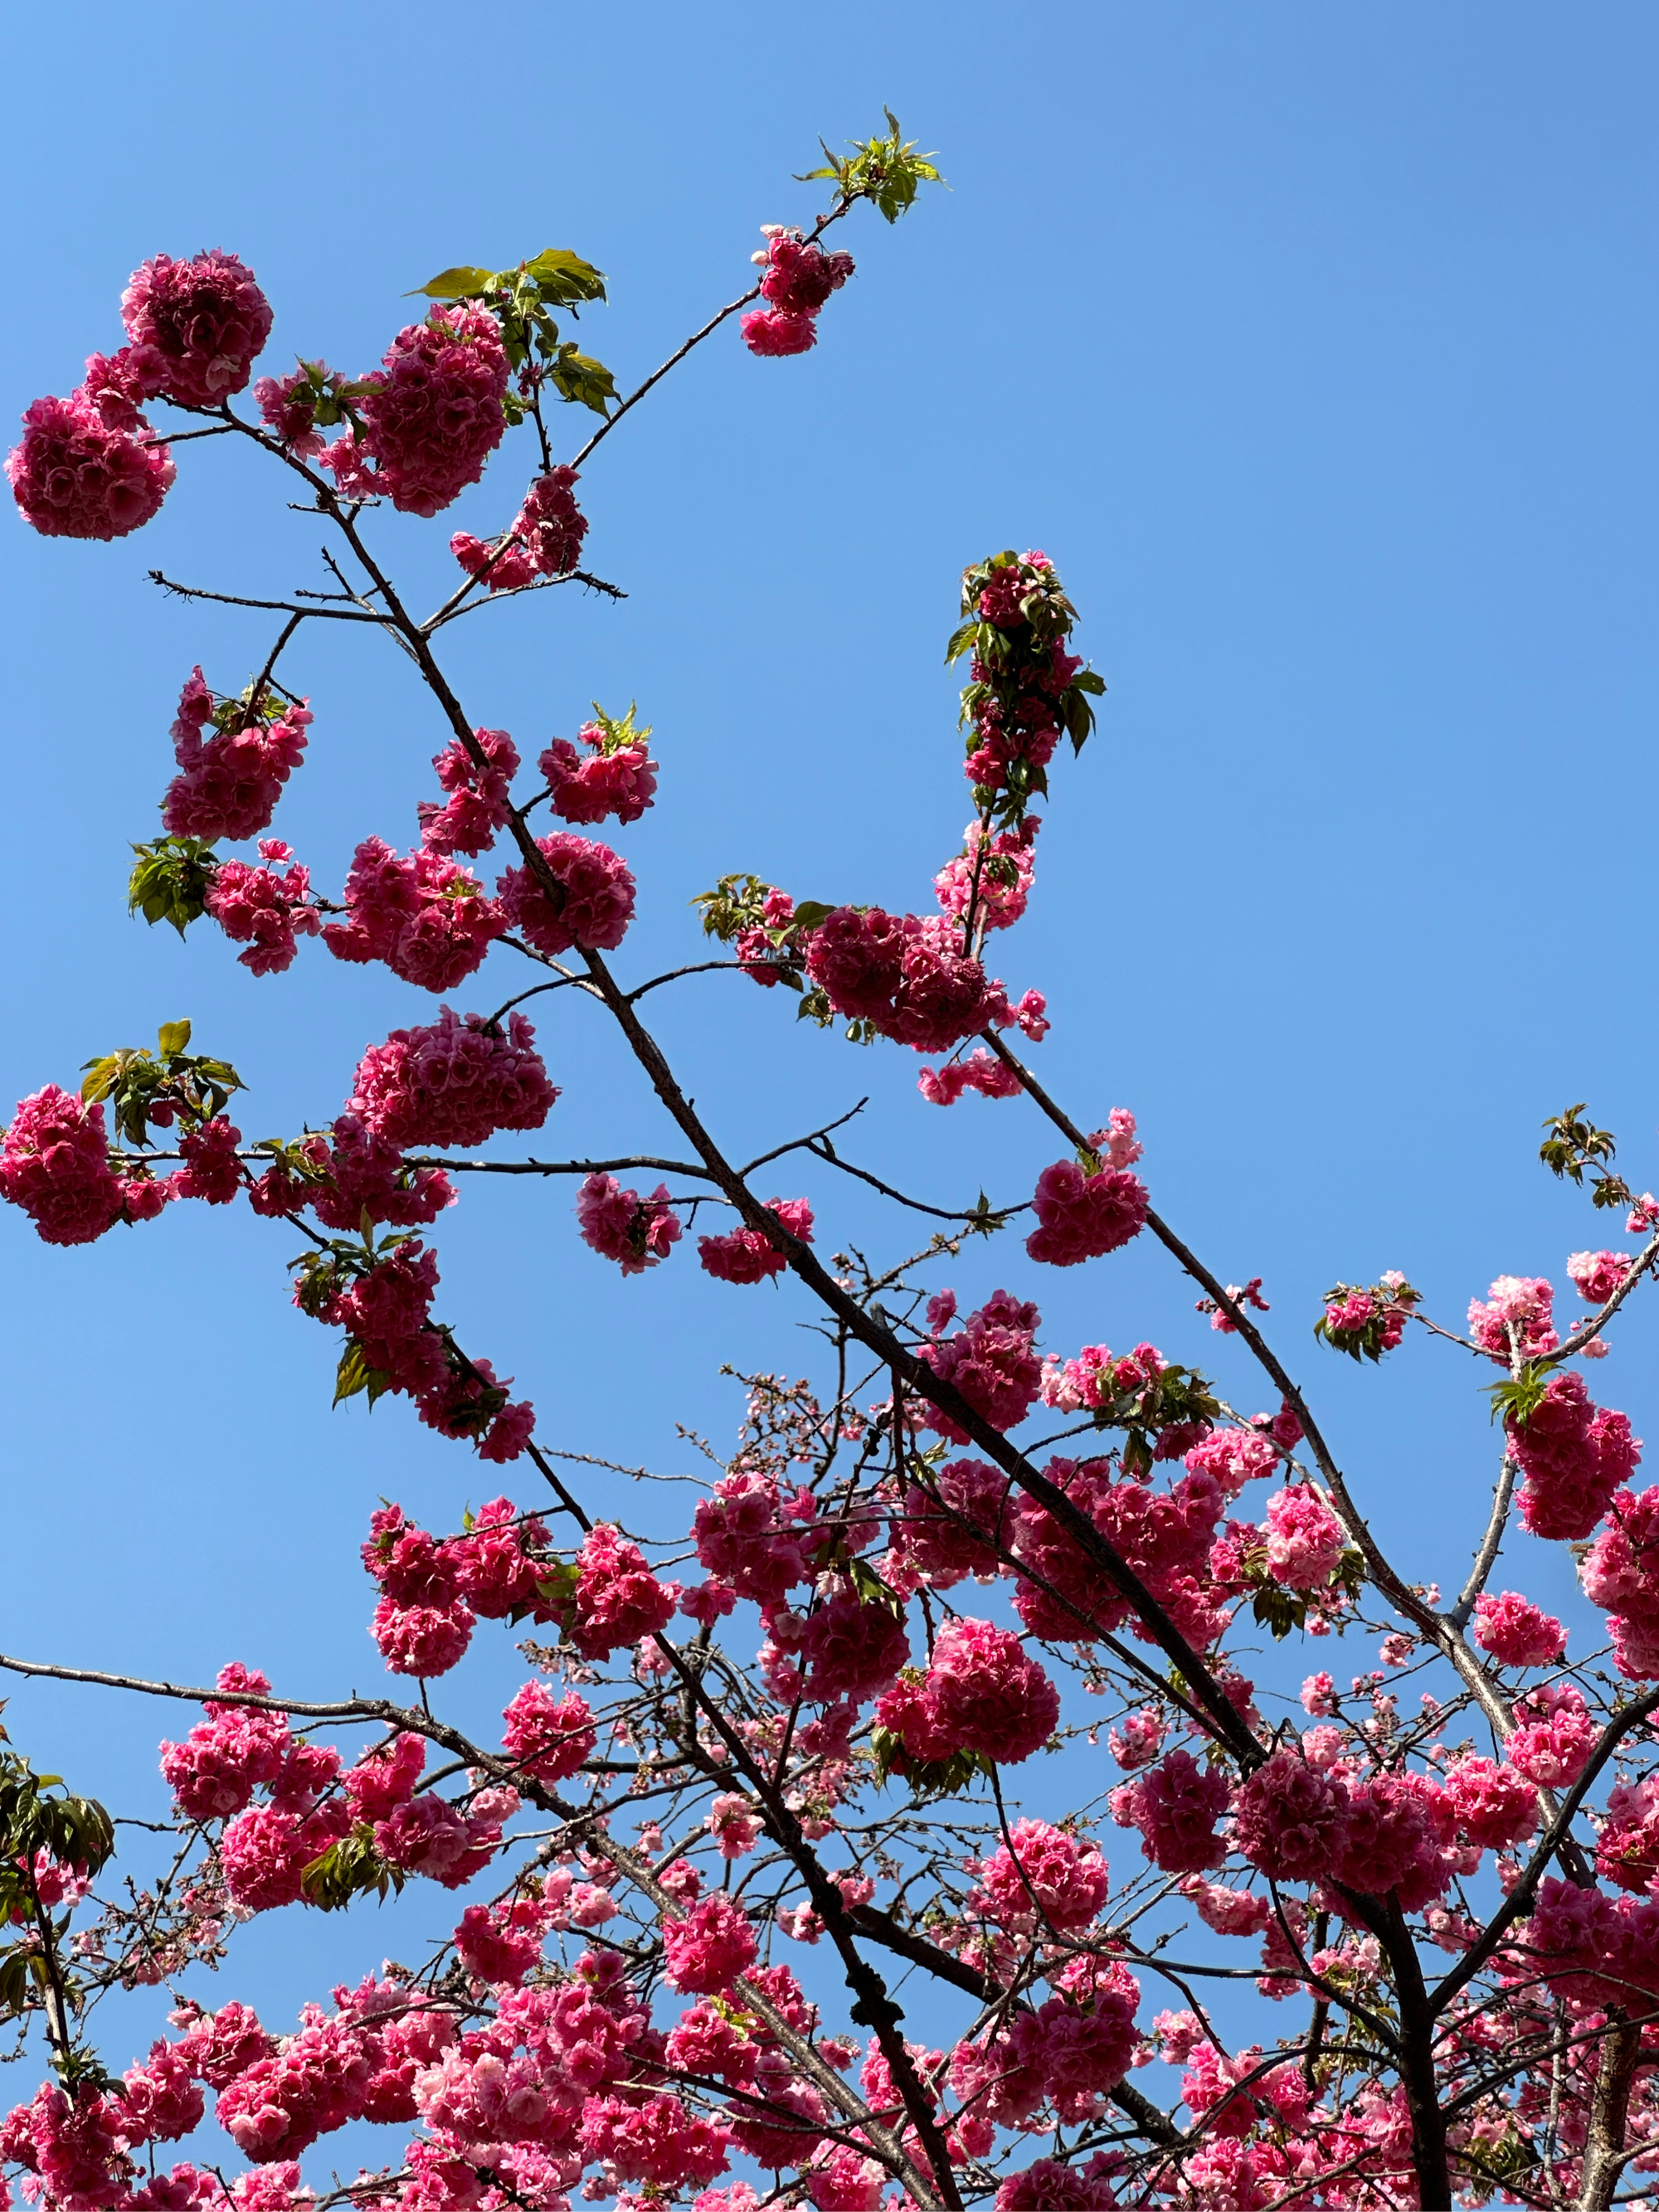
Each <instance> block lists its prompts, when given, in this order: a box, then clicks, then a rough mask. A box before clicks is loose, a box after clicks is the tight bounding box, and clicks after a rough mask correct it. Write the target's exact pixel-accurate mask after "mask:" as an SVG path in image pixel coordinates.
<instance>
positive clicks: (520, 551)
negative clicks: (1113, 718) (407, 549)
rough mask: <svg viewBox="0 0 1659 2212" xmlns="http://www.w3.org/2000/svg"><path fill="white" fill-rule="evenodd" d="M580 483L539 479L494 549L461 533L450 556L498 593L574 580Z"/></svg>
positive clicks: (558, 474)
mask: <svg viewBox="0 0 1659 2212" xmlns="http://www.w3.org/2000/svg"><path fill="white" fill-rule="evenodd" d="M577 481H578V479H577V476H576V471H574V469H573V468H569V467H568V466H566V465H565V464H564V463H562V462H561V463H560V465H558V467H556V468H555V469H551V470H550V471H549V472H548V473H547V475H546V476H544V477H537V478H536V480H535V482H534V483H532V485H531V487H530V489H529V490H528V491H527V492H526V494H525V497H524V505H523V506H522V507H520V509H519V512H518V513H517V514H516V515H515V516H514V517H513V520H512V522H511V523H510V524H509V525H508V526H507V529H506V530H505V531H504V532H502V534H501V538H498V539H496V540H495V543H494V544H485V543H484V542H483V540H482V539H481V538H472V537H469V536H468V534H467V533H466V532H465V531H458V532H456V534H455V535H454V537H453V538H451V539H450V541H449V550H450V551H451V552H452V553H453V555H454V556H455V558H456V559H457V560H458V561H459V562H460V564H461V566H462V568H465V570H466V573H467V574H468V575H469V576H483V578H484V580H485V582H486V584H487V586H488V587H489V590H490V591H492V592H506V591H520V590H522V589H523V587H524V586H526V584H529V583H531V582H532V581H533V580H535V578H536V577H538V576H568V574H570V571H571V570H572V569H573V568H574V567H575V565H576V563H577V562H579V561H580V559H581V557H582V540H583V538H586V535H587V517H586V515H585V514H584V513H582V511H581V509H580V507H578V506H577V504H576V498H575V493H574V489H572V487H573V486H574V484H575V483H576V482H577ZM503 546H505V549H506V550H502V548H503ZM593 818H594V819H596V820H597V819H598V817H593Z"/></svg>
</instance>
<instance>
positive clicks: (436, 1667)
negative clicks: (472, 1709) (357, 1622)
mask: <svg viewBox="0 0 1659 2212" xmlns="http://www.w3.org/2000/svg"><path fill="white" fill-rule="evenodd" d="M369 1633H370V1634H371V1635H372V1636H373V1637H374V1641H375V1642H376V1644H379V1645H380V1652H381V1656H383V1657H384V1658H385V1660H386V1666H387V1668H388V1669H389V1670H390V1672H391V1673H392V1674H416V1675H419V1676H421V1677H422V1679H425V1678H427V1677H428V1676H432V1675H436V1674H448V1672H449V1670H450V1668H452V1667H455V1666H459V1663H460V1661H461V1659H462V1657H463V1656H465V1651H466V1647H467V1645H468V1644H470V1643H471V1640H472V1615H471V1613H470V1612H469V1611H468V1609H467V1607H465V1606H464V1605H462V1604H460V1603H459V1602H457V1603H455V1604H453V1605H443V1606H434V1605H412V1606H400V1605H398V1604H397V1603H396V1602H395V1601H393V1600H392V1599H391V1598H389V1597H383V1598H382V1599H381V1600H380V1603H379V1604H378V1605H377V1606H376V1607H375V1608H374V1621H373V1623H372V1624H371V1626H370V1629H369Z"/></svg>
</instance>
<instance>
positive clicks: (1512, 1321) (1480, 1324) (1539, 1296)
mask: <svg viewBox="0 0 1659 2212" xmlns="http://www.w3.org/2000/svg"><path fill="white" fill-rule="evenodd" d="M1554 1298H1555V1293H1554V1291H1553V1290H1552V1289H1551V1287H1550V1285H1549V1284H1548V1283H1547V1282H1546V1281H1545V1279H1544V1278H1543V1277H1542V1276H1541V1275H1537V1276H1533V1275H1500V1276H1499V1277H1498V1280H1497V1281H1496V1282H1495V1283H1494V1284H1493V1285H1492V1293H1491V1303H1490V1304H1482V1302H1481V1301H1480V1299H1479V1298H1472V1299H1471V1300H1470V1302H1469V1334H1470V1335H1471V1336H1472V1337H1473V1338H1474V1340H1475V1342H1476V1343H1477V1344H1478V1345H1480V1346H1482V1347H1483V1348H1484V1349H1485V1350H1486V1351H1487V1352H1492V1354H1493V1355H1494V1356H1495V1357H1496V1358H1499V1359H1504V1360H1508V1359H1510V1358H1512V1357H1513V1356H1514V1354H1513V1352H1511V1349H1510V1329H1511V1328H1513V1329H1514V1332H1515V1346H1516V1349H1517V1350H1518V1351H1519V1353H1520V1356H1521V1358H1522V1359H1541V1358H1544V1356H1545V1355H1546V1353H1547V1352H1553V1351H1554V1349H1555V1347H1556V1346H1557V1344H1558V1343H1559V1341H1560V1340H1559V1337H1558V1336H1557V1335H1556V1334H1555V1329H1554V1326H1553V1318H1552V1313H1551V1308H1552V1306H1553V1303H1554Z"/></svg>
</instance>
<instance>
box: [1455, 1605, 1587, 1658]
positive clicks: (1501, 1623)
mask: <svg viewBox="0 0 1659 2212" xmlns="http://www.w3.org/2000/svg"><path fill="white" fill-rule="evenodd" d="M1474 1640H1475V1642H1476V1643H1477V1644H1480V1647H1481V1649H1482V1650H1486V1651H1490V1652H1491V1654H1492V1657H1493V1658H1494V1659H1496V1660H1498V1662H1500V1663H1501V1664H1502V1665H1504V1666H1505V1667H1553V1666H1554V1664H1555V1663H1556V1662H1557V1660H1559V1658H1560V1656H1561V1655H1562V1654H1563V1652H1564V1651H1565V1650H1566V1648H1567V1639H1566V1637H1565V1633H1564V1632H1563V1631H1562V1627H1561V1624H1560V1622H1559V1620H1555V1619H1553V1617H1552V1616H1551V1615H1550V1614H1549V1613H1546V1612H1545V1611H1544V1610H1543V1608H1542V1607H1541V1606H1536V1605H1534V1603H1533V1601H1532V1600H1531V1599H1530V1598H1526V1597H1522V1595H1520V1594H1519V1592H1518V1591H1516V1590H1503V1591H1501V1592H1500V1593H1499V1594H1498V1596H1496V1597H1493V1596H1492V1594H1491V1592H1490V1591H1488V1590H1483V1591H1482V1592H1481V1594H1480V1596H1479V1597H1478V1598H1476V1600H1475V1601H1474Z"/></svg>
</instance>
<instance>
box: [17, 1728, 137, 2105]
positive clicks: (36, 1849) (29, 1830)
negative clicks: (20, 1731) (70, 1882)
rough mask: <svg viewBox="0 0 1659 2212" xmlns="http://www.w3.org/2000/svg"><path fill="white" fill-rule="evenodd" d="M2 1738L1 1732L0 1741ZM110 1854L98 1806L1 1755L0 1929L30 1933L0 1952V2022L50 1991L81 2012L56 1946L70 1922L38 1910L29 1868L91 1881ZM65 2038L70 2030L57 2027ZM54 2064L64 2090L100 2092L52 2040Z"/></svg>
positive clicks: (90, 2063) (86, 2069) (111, 1842)
mask: <svg viewBox="0 0 1659 2212" xmlns="http://www.w3.org/2000/svg"><path fill="white" fill-rule="evenodd" d="M0 1734H3V1731H0ZM114 1850H115V1827H114V1823H113V1822H112V1820H111V1819H110V1816H109V1814H107V1813H106V1811H105V1810H104V1808H103V1807H102V1806H101V1805H100V1804H99V1803H98V1802H96V1800H95V1799H94V1798H91V1797H79V1796H76V1795H75V1794H74V1792H73V1791H71V1790H69V1789H68V1788H67V1787H66V1786H65V1784H64V1780H63V1778H62V1776H61V1775H57V1774H37V1773H35V1771H34V1770H33V1767H31V1766H30V1765H29V1763H28V1761H27V1759H23V1758H21V1757H20V1756H19V1755H18V1754H17V1753H15V1752H10V1751H8V1752H4V1753H0V1924H3V1923H9V1924H10V1925H12V1926H13V1927H24V1928H27V1930H28V1933H27V1935H25V1936H21V1937H20V1938H19V1940H18V1941H17V1942H15V1943H12V1944H9V1945H8V1946H7V1947H6V1948H4V1949H3V1950H0V2019H6V2020H15V2019H19V2018H21V2016H22V2015H23V2014H24V2013H25V2012H27V2010H29V2008H31V2006H32V2005H33V2004H34V2003H37V2002H41V2001H42V2000H43V1999H44V1997H45V1996H46V1992H47V1991H48V1990H51V1988H52V1984H53V1978H54V1974H55V1976H56V1980H57V1984H58V1988H60V1989H61V1990H62V1991H63V1993H64V1997H65V1998H66V2000H67V2001H68V2002H69V2003H70V2006H71V2007H72V2008H78V2007H79V2003H80V1996H81V1992H80V1987H79V1984H77V1983H76V1980H75V1978H74V1977H73V1976H72V1975H71V1974H70V1973H69V1972H67V1971H66V1969H65V1968H64V1966H63V1965H62V1964H61V1961H60V1960H59V1956H58V1945H59V1943H60V1942H62V1940H63V1938H64V1936H66V1935H67V1934H68V1932H69V1923H70V1916H69V1915H68V1913H64V1914H63V1915H62V1916H61V1917H59V1918H58V1919H57V1920H55V1921H54V1920H53V1918H52V1915H51V1914H50V1913H49V1912H47V1911H46V1910H45V1909H44V1908H43V1907H42V1905H41V1904H40V1896H39V1893H38V1892H37V1891H36V1889H35V1887H34V1879H33V1869H34V1863H35V1860H36V1858H37V1857H39V1856H40V1854H41V1853H43V1852H44V1853H45V1854H46V1857H48V1858H50V1859H52V1860H54V1861H55V1862H56V1863H58V1865H59V1866H66V1867H73V1868H75V1869H76V1871H77V1873H80V1874H83V1875H95V1874H96V1873H98V1872H99V1870H100V1869H101V1868H102V1867H104V1866H105V1865H106V1864H107V1863H108V1862H109V1860H110V1858H111V1857H112V1854H113V1852H114ZM61 2028H62V2032H63V2033H67V2023H62V2024H61ZM52 2060H53V2063H54V2065H55V2066H56V2067H57V2069H58V2074H59V2075H60V2077H61V2078H62V2080H63V2081H64V2084H65V2086H66V2087H70V2088H73V2087H76V2085H77V2084H79V2083H81V2082H83V2081H90V2082H92V2083H94V2084H95V2085H97V2086H103V2085H104V2084H105V2082H106V2076H105V2075H104V2073H103V2070H102V2069H101V2068H100V2066H99V2065H98V2064H97V2062H96V2060H95V2059H94V2058H93V2057H91V2056H90V2054H88V2053H87V2052H85V2051H82V2050H79V2049H78V2048H70V2047H68V2046H67V2045H65V2044H64V2043H63V2042H62V2041H60V2039H59V2034H58V2033H54V2034H53V2036H52Z"/></svg>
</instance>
